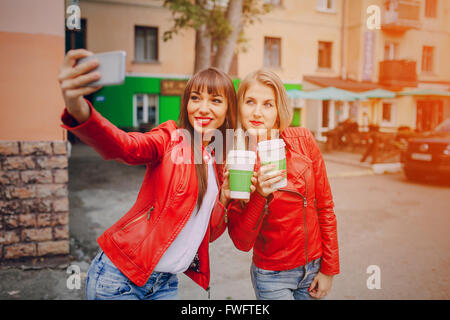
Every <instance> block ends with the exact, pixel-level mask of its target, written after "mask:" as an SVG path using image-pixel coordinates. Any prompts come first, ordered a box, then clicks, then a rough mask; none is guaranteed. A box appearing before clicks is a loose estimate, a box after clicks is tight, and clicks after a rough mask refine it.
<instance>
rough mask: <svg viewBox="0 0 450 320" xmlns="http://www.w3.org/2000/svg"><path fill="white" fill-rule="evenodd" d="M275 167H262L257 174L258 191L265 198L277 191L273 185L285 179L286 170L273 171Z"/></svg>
mask: <svg viewBox="0 0 450 320" xmlns="http://www.w3.org/2000/svg"><path fill="white" fill-rule="evenodd" d="M275 167H276V165H275V164H268V165H265V166H261V167H260V168H259V170H258V172H257V183H256V191H257V192H258V193H259V194H260V195H261V196H263V197H264V198H267V197H268V196H269V195H270V194H271V193H272V192H274V191H276V190H277V188H274V187H273V185H274V184H275V183H277V182H279V181H281V180H283V179H284V177H285V173H286V170H273V169H274V168H275Z"/></svg>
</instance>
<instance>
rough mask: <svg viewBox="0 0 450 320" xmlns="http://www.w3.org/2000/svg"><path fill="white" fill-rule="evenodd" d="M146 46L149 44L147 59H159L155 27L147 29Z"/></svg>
mask: <svg viewBox="0 0 450 320" xmlns="http://www.w3.org/2000/svg"><path fill="white" fill-rule="evenodd" d="M145 40H146V46H147V48H146V49H147V50H146V52H147V56H146V59H147V60H157V52H156V51H157V50H156V49H157V47H156V41H157V39H156V29H155V28H149V29H148V30H147V34H146V39H145Z"/></svg>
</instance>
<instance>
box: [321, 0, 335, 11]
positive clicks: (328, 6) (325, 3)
mask: <svg viewBox="0 0 450 320" xmlns="http://www.w3.org/2000/svg"><path fill="white" fill-rule="evenodd" d="M317 10H319V11H324V12H334V11H335V10H334V0H317Z"/></svg>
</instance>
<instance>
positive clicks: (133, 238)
mask: <svg viewBox="0 0 450 320" xmlns="http://www.w3.org/2000/svg"><path fill="white" fill-rule="evenodd" d="M153 210H154V207H153V206H151V207H150V208H148V207H146V208H145V209H144V210H142V211H141V212H140V213H139V214H138V215H137V216H136V217H135V218H133V219H132V220H130V221H129V222H127V223H126V224H124V225H123V227H121V228H120V229H119V230H117V231H116V232H114V233H113V234H112V240H113V241H114V243H115V244H116V245H117V246H118V247H119V248H120V250H121V251H122V252H123V253H125V254H127V255H129V256H130V255H132V254H133V252H134V251H135V250H136V248H137V247H138V246H139V245H141V243H142V242H143V241H144V240H145V238H146V237H147V235H148V234H149V233H150V231H151V229H152V225H153V224H152V223H151V221H150V217H151V213H152V211H153Z"/></svg>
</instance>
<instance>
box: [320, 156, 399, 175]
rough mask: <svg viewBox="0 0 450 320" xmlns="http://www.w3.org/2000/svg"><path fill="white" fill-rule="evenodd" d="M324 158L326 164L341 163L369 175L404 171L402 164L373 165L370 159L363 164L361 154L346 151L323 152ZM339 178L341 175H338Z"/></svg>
mask: <svg viewBox="0 0 450 320" xmlns="http://www.w3.org/2000/svg"><path fill="white" fill-rule="evenodd" d="M322 156H323V158H324V160H325V162H333V163H339V164H344V165H349V166H353V167H359V168H362V169H365V170H363V171H361V173H363V172H366V173H368V174H370V173H372V174H384V173H397V172H400V171H401V170H402V166H401V163H399V162H394V163H377V164H371V163H370V158H369V160H366V161H365V162H361V161H360V160H361V157H362V155H361V154H359V153H353V152H345V151H331V152H322ZM337 176H340V175H339V174H338V175H337ZM329 177H330V176H329ZM331 177H333V176H331Z"/></svg>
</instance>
